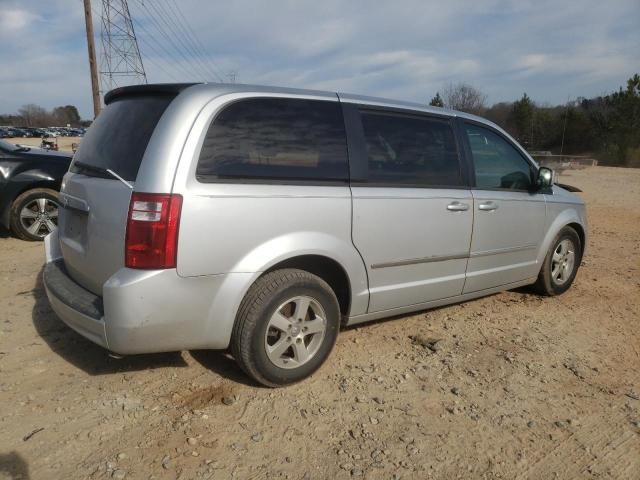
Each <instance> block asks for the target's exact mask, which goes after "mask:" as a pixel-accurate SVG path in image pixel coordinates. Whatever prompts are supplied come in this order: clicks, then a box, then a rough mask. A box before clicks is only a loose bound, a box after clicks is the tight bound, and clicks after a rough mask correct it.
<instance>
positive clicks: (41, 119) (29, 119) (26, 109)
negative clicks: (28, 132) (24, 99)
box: [18, 103, 51, 127]
mask: <svg viewBox="0 0 640 480" xmlns="http://www.w3.org/2000/svg"><path fill="white" fill-rule="evenodd" d="M18 115H20V116H21V117H22V118H23V119H24V123H25V124H26V125H25V126H27V127H46V126H48V125H47V123H48V122H49V120H50V118H51V115H50V114H49V112H47V111H46V110H45V109H44V108H42V107H41V106H39V105H35V104H33V103H30V104H28V105H23V106H22V107H21V108H20V109H19V110H18Z"/></svg>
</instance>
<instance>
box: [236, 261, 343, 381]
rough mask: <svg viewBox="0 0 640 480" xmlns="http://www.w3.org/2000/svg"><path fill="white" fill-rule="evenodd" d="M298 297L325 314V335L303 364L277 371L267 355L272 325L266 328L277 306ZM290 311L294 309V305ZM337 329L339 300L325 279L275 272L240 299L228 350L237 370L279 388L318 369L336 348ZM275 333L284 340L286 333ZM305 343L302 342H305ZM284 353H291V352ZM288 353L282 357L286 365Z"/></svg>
mask: <svg viewBox="0 0 640 480" xmlns="http://www.w3.org/2000/svg"><path fill="white" fill-rule="evenodd" d="M300 296H303V297H305V298H311V299H312V301H314V302H317V303H316V304H314V305H319V306H320V307H321V309H322V310H323V311H324V314H325V315H324V316H325V317H326V321H325V327H324V335H323V336H322V337H321V340H319V341H318V342H317V346H316V348H317V350H316V351H315V353H314V354H313V355H312V356H310V359H309V360H308V361H306V363H303V364H301V365H299V366H297V367H290V368H280V367H279V366H278V365H276V364H275V363H274V362H273V361H272V360H271V359H270V358H269V356H268V354H267V346H266V343H267V332H268V331H269V332H273V331H274V330H273V326H271V327H270V326H269V323H270V319H271V318H272V315H274V314H275V312H276V310H277V309H278V307H281V306H282V305H289V304H288V303H287V301H288V300H290V299H293V298H294V297H296V298H297V297H300ZM291 304H292V305H293V302H292V303H291ZM285 308H286V307H285ZM292 308H297V307H295V305H293V307H292ZM280 311H282V310H280ZM295 315H297V314H292V317H291V318H292V319H293V318H294V317H295ZM306 315H307V313H306V310H305V316H306ZM310 317H311V314H309V318H310ZM301 325H303V324H301ZM339 329H340V307H339V305H338V299H337V298H336V295H335V293H334V292H333V290H332V289H331V287H330V286H329V285H328V284H327V283H326V282H325V281H324V280H322V279H321V278H320V277H317V276H316V275H313V274H311V273H308V272H305V271H303V270H296V269H282V270H275V271H273V272H270V273H267V274H266V275H264V276H262V277H260V278H259V279H258V280H257V281H256V282H255V283H254V284H253V285H252V286H251V288H250V289H249V291H248V292H247V294H246V295H245V297H244V299H243V300H242V303H241V304H240V308H239V309H238V314H237V316H236V323H235V326H234V330H233V336H232V339H231V351H232V353H233V356H234V358H235V359H236V361H237V362H238V364H239V365H240V367H241V368H242V369H243V370H244V371H245V372H246V373H247V375H249V376H250V377H251V378H253V379H254V380H256V381H257V382H259V383H261V384H262V385H265V386H268V387H280V386H284V385H289V384H292V383H296V382H299V381H301V380H303V379H305V378H307V377H308V376H310V375H311V374H312V373H313V372H315V371H316V370H317V369H318V368H320V366H321V365H322V364H323V363H324V361H325V360H326V359H327V357H328V356H329V354H330V353H331V350H332V349H333V346H334V345H335V342H336V338H337V336H338V331H339ZM298 330H299V329H298ZM275 331H276V332H278V334H279V335H281V336H282V337H281V338H280V339H282V340H284V338H283V337H284V336H286V335H287V334H285V333H281V332H279V331H278V330H275ZM300 335H303V334H302V333H300ZM307 335H309V334H307ZM287 338H291V337H287ZM294 338H295V337H294ZM280 339H278V341H279V340H280ZM306 341H307V340H303V342H305V343H306ZM294 346H295V345H292V347H294ZM287 352H291V353H292V354H293V352H294V350H287ZM287 352H285V353H283V357H282V358H284V359H285V360H284V362H285V363H286V362H287V359H286V358H287V357H286V355H287ZM292 363H295V362H292Z"/></svg>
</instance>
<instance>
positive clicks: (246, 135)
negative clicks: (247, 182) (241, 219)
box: [196, 98, 349, 181]
mask: <svg viewBox="0 0 640 480" xmlns="http://www.w3.org/2000/svg"><path fill="white" fill-rule="evenodd" d="M196 175H197V176H198V178H199V179H200V180H201V181H207V179H212V178H214V179H215V178H267V179H287V180H295V179H299V180H340V181H344V180H348V178H349V168H348V163H347V140H346V135H345V130H344V120H343V118H342V109H341V108H340V104H339V103H338V102H324V101H318V100H298V99H282V98H256V99H250V100H241V101H238V102H235V103H232V104H231V105H229V106H227V107H226V108H225V109H224V110H223V111H222V112H221V113H220V114H219V115H218V116H217V117H216V118H215V119H214V121H213V123H212V124H211V126H210V127H209V130H208V132H207V134H206V137H205V140H204V144H203V146H202V152H201V153H200V159H199V161H198V166H197V169H196Z"/></svg>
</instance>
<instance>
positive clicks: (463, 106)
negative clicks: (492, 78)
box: [442, 83, 487, 114]
mask: <svg viewBox="0 0 640 480" xmlns="http://www.w3.org/2000/svg"><path fill="white" fill-rule="evenodd" d="M442 96H443V97H444V106H445V107H447V108H451V109H453V110H460V111H461V112H467V113H474V114H479V113H482V111H483V110H484V109H485V102H486V101H487V96H486V95H485V94H484V93H482V92H481V91H480V90H478V89H477V88H475V87H473V86H472V85H469V84H468V83H457V84H455V85H454V84H452V83H450V84H449V86H447V87H445V89H444V91H443V92H442Z"/></svg>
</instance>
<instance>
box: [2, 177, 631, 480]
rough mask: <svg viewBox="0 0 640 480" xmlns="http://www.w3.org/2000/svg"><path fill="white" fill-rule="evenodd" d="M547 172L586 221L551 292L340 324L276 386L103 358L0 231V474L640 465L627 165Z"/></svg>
mask: <svg viewBox="0 0 640 480" xmlns="http://www.w3.org/2000/svg"><path fill="white" fill-rule="evenodd" d="M561 180H562V181H563V182H565V183H569V184H573V185H576V186H578V187H580V188H582V189H583V190H584V193H583V194H582V195H584V198H585V199H586V200H587V202H588V211H589V221H590V234H591V236H590V239H589V243H588V251H587V255H586V257H585V259H584V263H583V266H582V268H581V270H580V271H579V273H578V277H577V280H576V283H575V285H574V286H573V288H572V289H571V290H570V291H568V292H567V293H566V294H564V295H562V296H559V297H555V298H540V297H538V296H535V295H533V294H530V293H528V292H527V291H524V290H522V291H511V292H506V293H502V294H498V295H493V296H490V297H487V298H484V299H480V300H476V301H472V302H468V303H466V304H460V305H455V306H450V307H446V308H440V309H437V310H432V311H427V312H422V313H419V314H417V315H412V316H407V317H403V318H396V319H393V320H390V321H384V322H378V323H375V324H372V325H365V326H362V327H360V328H353V329H348V330H345V331H343V332H342V333H341V335H340V337H339V339H338V343H337V346H336V348H335V349H334V351H333V353H332V356H331V358H330V360H329V361H328V363H327V364H326V365H325V366H324V367H323V368H322V369H321V370H320V371H319V372H318V373H316V374H315V375H314V376H313V377H312V378H311V379H310V380H308V381H306V382H304V383H301V384H299V385H296V386H293V387H290V388H285V389H278V390H271V389H266V388H259V387H256V386H255V385H252V384H251V383H250V382H249V380H248V379H247V377H245V376H244V375H243V374H242V373H241V372H240V371H239V370H238V368H237V367H236V366H235V364H234V363H233V362H232V360H231V359H230V358H228V357H227V356H225V355H224V354H223V353H216V352H204V351H197V352H182V353H173V354H162V355H145V356H136V357H128V358H125V359H123V360H116V359H112V358H110V357H108V356H107V355H106V353H105V351H104V350H102V349H101V348H100V347H97V346H95V345H93V344H92V343H90V342H89V341H87V340H85V339H83V338H82V337H80V336H79V335H77V334H76V333H74V332H73V331H71V330H70V329H69V328H67V327H66V326H65V325H64V324H62V323H61V322H60V321H59V320H58V319H57V318H56V316H55V315H54V314H53V313H52V311H51V309H50V308H49V306H48V303H47V300H46V297H45V294H44V292H43V288H42V284H41V281H40V271H41V268H42V264H43V249H42V245H40V244H33V243H26V242H22V241H19V240H16V239H14V238H0V405H1V411H0V478H2V479H4V478H11V479H18V478H22V479H27V478H33V479H71V478H74V479H75V478H91V479H94V478H95V479H97V478H100V479H102V478H116V479H122V478H132V479H138V478H142V479H147V478H156V479H175V478H179V479H200V478H202V479H209V478H218V479H228V478H238V479H244V478H251V479H266V478H285V479H323V478H332V479H346V478H351V477H362V478H405V479H413V478H428V477H431V478H446V479H453V478H481V479H496V478H502V479H504V478H520V479H551V478H560V479H567V478H580V479H583V478H598V479H605V478H614V479H633V478H635V479H638V478H640V353H639V352H640V170H628V169H627V170H625V169H614V168H602V167H595V168H589V169H585V170H581V171H571V172H565V173H564V174H563V175H562V176H561ZM434 340H438V342H437V343H435V344H434Z"/></svg>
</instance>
